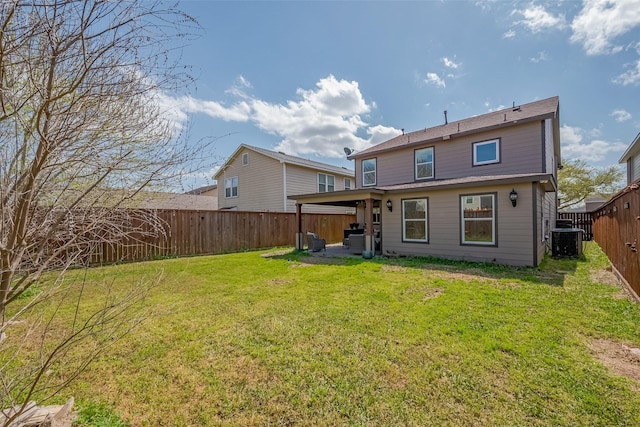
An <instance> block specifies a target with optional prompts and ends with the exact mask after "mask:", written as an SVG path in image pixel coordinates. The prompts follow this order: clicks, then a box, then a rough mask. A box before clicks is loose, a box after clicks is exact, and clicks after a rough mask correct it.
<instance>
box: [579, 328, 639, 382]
mask: <svg viewBox="0 0 640 427" xmlns="http://www.w3.org/2000/svg"><path fill="white" fill-rule="evenodd" d="M589 348H590V349H591V351H592V353H593V355H594V357H595V358H596V359H598V360H599V361H600V362H601V363H602V364H603V365H605V366H606V367H607V368H608V369H609V370H610V371H611V372H613V373H614V374H616V375H621V376H623V377H627V378H631V379H633V380H635V381H638V382H640V348H638V347H636V346H633V345H631V346H629V345H626V344H623V343H619V342H616V341H613V340H608V339H597V340H593V341H591V342H590V344H589ZM638 386H639V387H640V384H638Z"/></svg>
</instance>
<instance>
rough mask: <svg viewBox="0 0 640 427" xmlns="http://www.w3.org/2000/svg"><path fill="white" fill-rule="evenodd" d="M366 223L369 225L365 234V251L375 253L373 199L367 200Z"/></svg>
mask: <svg viewBox="0 0 640 427" xmlns="http://www.w3.org/2000/svg"><path fill="white" fill-rule="evenodd" d="M364 222H365V224H367V229H366V230H365V232H364V233H365V236H364V250H365V251H373V248H374V246H373V199H367V200H366V204H365V209H364Z"/></svg>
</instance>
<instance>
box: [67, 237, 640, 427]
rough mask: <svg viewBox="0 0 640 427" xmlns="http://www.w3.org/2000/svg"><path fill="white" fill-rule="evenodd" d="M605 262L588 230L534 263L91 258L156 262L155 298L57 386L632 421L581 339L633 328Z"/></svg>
mask: <svg viewBox="0 0 640 427" xmlns="http://www.w3.org/2000/svg"><path fill="white" fill-rule="evenodd" d="M606 266H607V260H606V257H604V256H603V254H602V253H601V252H600V250H599V248H598V247H597V246H596V245H595V244H591V243H590V244H588V245H587V249H586V251H585V258H584V259H582V260H580V261H575V260H562V261H557V260H552V259H548V260H546V261H545V263H543V265H542V267H540V268H539V269H533V268H522V269H517V268H508V267H499V266H492V265H485V264H471V263H458V262H446V261H439V260H434V259H424V258H400V259H394V258H389V259H387V258H374V259H372V260H362V259H326V258H315V257H309V256H307V255H306V254H304V253H298V252H292V251H280V252H272V253H271V254H270V253H269V251H264V252H248V253H241V254H229V255H220V256H211V257H198V258H185V259H174V260H163V261H155V262H148V263H139V264H129V265H120V266H115V267H109V268H100V269H94V270H91V271H90V272H89V274H90V280H91V281H95V282H96V283H99V282H101V281H102V280H105V279H109V280H110V279H113V278H115V279H116V281H117V283H123V284H130V283H132V281H134V280H135V279H136V278H138V277H140V276H141V275H145V276H151V275H154V274H156V272H157V271H160V270H162V271H163V274H164V279H163V281H162V285H161V286H159V287H158V288H155V289H154V290H153V293H152V295H151V299H150V301H149V307H153V308H154V310H157V312H158V314H157V315H156V316H154V317H153V318H151V319H149V320H147V322H146V323H145V324H144V325H143V326H142V327H141V328H139V329H137V330H136V331H135V332H134V333H132V334H131V335H129V336H127V337H126V338H125V339H124V340H123V341H120V342H119V343H118V344H116V345H115V346H114V347H113V348H112V349H111V350H110V352H109V353H108V354H105V355H103V356H101V357H100V358H99V359H98V360H96V362H95V363H94V364H92V365H91V367H90V369H89V370H88V371H87V372H86V373H84V374H83V375H82V377H81V378H80V379H79V380H78V381H77V382H76V383H75V384H74V385H73V386H72V388H71V389H70V390H67V391H66V394H65V395H64V396H60V400H61V401H63V400H66V398H67V397H68V396H71V395H72V396H74V397H75V398H76V402H77V403H76V406H77V407H83V406H94V407H95V405H106V407H108V408H112V409H113V411H115V413H117V414H119V416H120V417H122V418H123V419H124V420H126V421H128V422H130V423H131V424H132V425H135V426H138V425H142V426H208V425H214V426H215V425H229V426H251V425H255V426H264V425H277V426H280V425H292V426H293V425H320V426H334V425H349V426H351V425H362V426H395V425H406V426H411V425H415V426H425V425H426V426H429V425H433V426H447V425H451V426H462V425H464V426H489V425H497V426H528V425H532V426H612V425H617V426H620V425H640V392H639V390H640V387H639V385H640V384H638V383H637V382H635V381H634V380H631V379H628V378H626V377H623V376H618V375H616V374H614V373H612V372H610V371H609V370H608V369H607V368H606V367H605V366H604V365H603V364H602V363H600V362H599V361H598V360H597V359H596V358H595V357H594V355H593V352H592V350H590V344H591V343H592V342H594V341H595V340H598V339H607V340H611V341H613V342H619V343H624V344H626V345H628V346H640V308H639V307H638V305H637V304H636V303H635V302H633V301H632V300H630V299H629V298H627V297H625V295H624V292H623V290H622V288H621V287H620V286H615V285H612V284H610V283H606V282H607V281H606V280H603V278H605V277H607V276H606V274H607V273H606V270H605V268H606ZM69 274H71V275H73V274H84V272H82V273H81V272H71V273H69ZM594 278H597V279H594ZM85 292H91V291H85Z"/></svg>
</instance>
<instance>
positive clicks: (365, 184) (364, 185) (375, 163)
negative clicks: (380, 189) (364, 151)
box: [361, 157, 378, 187]
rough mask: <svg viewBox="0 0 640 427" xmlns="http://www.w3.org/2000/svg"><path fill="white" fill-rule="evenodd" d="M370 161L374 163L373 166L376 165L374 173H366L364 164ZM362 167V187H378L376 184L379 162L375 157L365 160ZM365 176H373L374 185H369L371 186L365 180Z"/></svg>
mask: <svg viewBox="0 0 640 427" xmlns="http://www.w3.org/2000/svg"><path fill="white" fill-rule="evenodd" d="M368 161H373V164H374V166H375V167H374V169H373V171H369V172H365V170H364V163H365V162H368ZM361 165H362V186H363V187H371V186H374V185H376V183H377V182H378V161H377V159H376V158H375V157H374V158H372V159H364V160H362V163H361ZM365 174H373V183H369V184H367V183H366V181H365V179H364V177H365Z"/></svg>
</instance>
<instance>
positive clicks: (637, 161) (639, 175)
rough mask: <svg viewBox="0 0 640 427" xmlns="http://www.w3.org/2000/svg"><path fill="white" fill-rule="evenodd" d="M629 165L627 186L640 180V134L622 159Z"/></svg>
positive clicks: (622, 161) (621, 161) (621, 160)
mask: <svg viewBox="0 0 640 427" xmlns="http://www.w3.org/2000/svg"><path fill="white" fill-rule="evenodd" d="M620 163H625V164H626V165H627V185H629V184H631V183H633V182H635V181H637V180H639V179H640V133H639V134H638V135H636V139H634V140H633V142H632V143H631V145H629V148H627V151H625V152H624V154H623V155H622V157H621V158H620Z"/></svg>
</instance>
